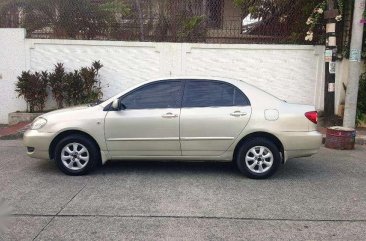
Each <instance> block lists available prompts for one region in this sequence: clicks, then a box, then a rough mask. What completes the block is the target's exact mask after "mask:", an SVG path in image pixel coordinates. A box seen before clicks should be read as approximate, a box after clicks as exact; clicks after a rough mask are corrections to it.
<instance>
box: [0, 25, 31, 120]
mask: <svg viewBox="0 0 366 241" xmlns="http://www.w3.org/2000/svg"><path fill="white" fill-rule="evenodd" d="M24 38H25V31H24V30H23V29H0V43H1V48H0V123H8V113H10V112H13V111H16V110H25V109H26V104H25V102H24V101H23V100H21V99H18V98H17V94H16V93H15V92H14V89H15V83H16V80H17V76H18V75H19V74H20V73H21V71H22V70H25V69H26V64H25V63H26V58H25V53H26V50H25V41H24Z"/></svg>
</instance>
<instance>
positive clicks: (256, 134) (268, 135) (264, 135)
mask: <svg viewBox="0 0 366 241" xmlns="http://www.w3.org/2000/svg"><path fill="white" fill-rule="evenodd" d="M255 137H262V138H266V139H268V140H270V141H272V142H273V143H274V144H275V145H276V146H277V148H278V150H280V153H281V159H282V163H283V162H284V147H283V144H282V142H281V140H280V139H279V138H278V137H277V136H275V135H273V134H271V133H268V132H263V131H258V132H253V133H250V134H248V135H246V136H244V137H243V138H242V139H241V140H240V141H239V142H238V143H237V144H236V146H235V149H234V158H233V160H236V157H237V154H238V151H239V149H240V147H241V146H242V145H243V143H245V142H246V141H248V140H250V139H252V138H255Z"/></svg>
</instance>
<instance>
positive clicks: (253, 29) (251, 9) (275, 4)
mask: <svg viewBox="0 0 366 241" xmlns="http://www.w3.org/2000/svg"><path fill="white" fill-rule="evenodd" d="M233 1H234V3H235V4H236V6H237V7H239V8H240V9H241V12H242V17H243V19H244V18H246V17H248V16H250V17H251V18H252V19H257V20H258V21H257V22H256V23H253V24H250V25H249V26H247V27H246V29H245V31H246V33H247V34H254V35H270V36H274V37H276V36H278V38H279V40H281V39H283V41H284V42H289V43H291V42H305V41H304V40H305V33H306V31H305V30H306V29H307V25H306V20H307V18H308V16H309V13H311V12H312V11H313V9H314V7H315V6H316V5H317V4H318V3H319V0H297V1H293V0H233Z"/></svg>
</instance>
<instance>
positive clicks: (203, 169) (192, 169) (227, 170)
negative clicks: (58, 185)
mask: <svg viewBox="0 0 366 241" xmlns="http://www.w3.org/2000/svg"><path fill="white" fill-rule="evenodd" d="M320 171H326V169H323V168H321V164H319V163H316V162H315V163H314V162H309V161H308V160H306V159H295V160H291V161H290V162H289V163H286V165H281V166H280V168H279V170H278V172H277V173H276V174H275V175H274V176H273V177H271V178H273V179H294V178H297V179H298V178H306V179H308V178H312V177H314V176H319V175H321V173H320ZM126 173H138V174H144V173H146V174H151V173H154V174H163V175H167V174H169V175H171V174H177V175H178V174H179V175H182V174H185V173H186V174H189V175H192V174H193V175H197V176H204V175H210V176H212V175H221V176H231V177H243V175H242V174H241V173H240V172H239V170H238V169H237V167H236V166H235V164H234V163H232V162H213V161H212V162H209V161H206V162H177V161H167V162H161V161H110V162H107V163H106V164H105V165H104V166H102V167H100V168H99V169H98V170H96V171H95V172H93V173H91V175H116V174H117V175H118V174H126ZM323 174H324V173H323Z"/></svg>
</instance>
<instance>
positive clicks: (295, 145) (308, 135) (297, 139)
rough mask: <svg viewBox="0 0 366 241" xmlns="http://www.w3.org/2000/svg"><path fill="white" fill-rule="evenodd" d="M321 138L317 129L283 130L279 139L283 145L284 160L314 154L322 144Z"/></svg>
mask: <svg viewBox="0 0 366 241" xmlns="http://www.w3.org/2000/svg"><path fill="white" fill-rule="evenodd" d="M322 138H323V137H322V134H321V133H320V132H318V131H309V132H283V133H282V136H281V140H282V144H283V146H284V152H285V161H286V160H288V159H291V158H296V157H304V156H311V155H314V154H316V153H317V152H318V151H319V149H320V146H321V145H322Z"/></svg>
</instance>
